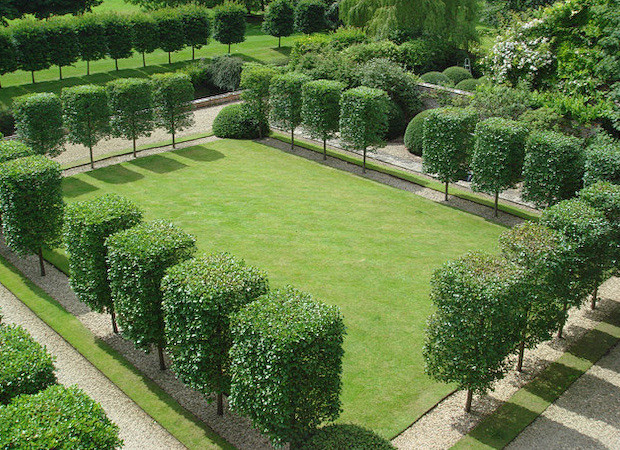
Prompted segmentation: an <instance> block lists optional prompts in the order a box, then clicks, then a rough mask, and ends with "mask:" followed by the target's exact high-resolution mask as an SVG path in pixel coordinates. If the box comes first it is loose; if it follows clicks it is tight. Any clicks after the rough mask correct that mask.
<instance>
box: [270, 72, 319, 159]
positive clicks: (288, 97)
mask: <svg viewBox="0 0 620 450" xmlns="http://www.w3.org/2000/svg"><path fill="white" fill-rule="evenodd" d="M310 80H311V78H310V77H309V76H308V75H305V74H302V73H298V72H288V73H285V74H283V75H276V76H274V77H273V78H272V79H271V84H270V86H269V104H270V106H271V109H270V112H269V119H270V121H271V122H272V123H273V124H274V125H275V126H277V127H279V128H282V129H285V130H289V131H290V132H291V148H295V128H297V127H298V126H299V125H300V124H301V88H302V86H303V85H304V84H305V83H307V82H308V81H310Z"/></svg>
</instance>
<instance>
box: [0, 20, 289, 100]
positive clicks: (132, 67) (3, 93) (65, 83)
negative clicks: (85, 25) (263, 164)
mask: <svg viewBox="0 0 620 450" xmlns="http://www.w3.org/2000/svg"><path fill="white" fill-rule="evenodd" d="M295 39H296V38H295V36H291V37H287V38H282V45H283V46H282V47H281V48H276V47H277V45H278V39H277V38H274V37H273V36H268V35H265V34H264V33H262V31H261V30H260V25H257V24H248V27H247V33H246V40H245V42H242V43H240V44H235V45H233V46H232V48H231V54H232V55H233V56H239V57H241V58H243V59H244V60H246V61H250V62H261V63H274V64H284V63H286V61H287V60H288V55H289V53H290V50H291V47H290V46H291V45H292V43H293V41H294V40H295ZM227 51H228V46H227V45H223V44H220V43H218V42H217V41H214V40H210V41H209V44H208V45H207V46H205V47H203V48H201V49H197V50H196V58H197V59H199V58H213V57H214V56H220V55H224V54H226V53H227ZM191 58H192V50H191V48H185V49H183V50H181V51H178V52H175V53H173V55H172V64H168V53H166V52H164V51H161V50H157V51H155V52H153V53H151V54H148V55H146V63H147V67H142V55H141V54H137V53H134V55H133V56H132V57H131V58H127V59H121V60H119V68H120V70H118V71H116V70H114V60H112V59H109V58H107V59H103V60H100V61H93V62H91V64H90V71H91V74H90V75H89V76H87V75H86V62H84V61H78V62H77V63H75V64H74V65H73V66H70V67H64V68H63V76H64V79H63V80H59V79H58V67H51V68H49V69H46V70H41V71H38V72H36V73H35V79H36V81H37V82H36V83H35V84H32V83H31V78H30V72H24V71H17V72H13V73H10V74H6V75H3V76H2V77H1V81H2V89H0V106H5V107H9V106H10V105H11V104H12V102H13V98H15V97H18V96H20V95H25V94H30V93H35V92H55V93H57V94H60V92H61V90H62V88H63V87H69V86H76V85H81V84H98V85H103V84H105V83H107V82H109V81H111V80H115V79H117V78H129V77H137V78H146V77H149V76H151V75H153V74H155V73H164V72H174V71H176V70H179V69H182V68H183V67H185V66H186V65H187V64H190V63H191V62H192V61H191Z"/></svg>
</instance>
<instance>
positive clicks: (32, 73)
mask: <svg viewBox="0 0 620 450" xmlns="http://www.w3.org/2000/svg"><path fill="white" fill-rule="evenodd" d="M30 75H32V84H34V83H35V81H34V70H31V71H30Z"/></svg>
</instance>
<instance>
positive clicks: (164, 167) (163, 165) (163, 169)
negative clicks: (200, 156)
mask: <svg viewBox="0 0 620 450" xmlns="http://www.w3.org/2000/svg"><path fill="white" fill-rule="evenodd" d="M129 164H131V165H133V166H136V167H140V168H142V169H145V170H148V171H150V172H153V173H159V174H164V173H170V172H174V171H175V170H179V169H183V168H184V167H187V165H186V164H183V163H182V162H179V161H177V160H175V159H172V158H168V157H167V156H163V155H152V156H148V157H146V158H139V159H134V160H133V161H131V162H130V163H129Z"/></svg>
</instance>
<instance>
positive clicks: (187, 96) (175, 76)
mask: <svg viewBox="0 0 620 450" xmlns="http://www.w3.org/2000/svg"><path fill="white" fill-rule="evenodd" d="M152 80H153V85H154V87H155V89H154V90H153V106H154V111H155V123H156V124H157V125H159V126H161V127H162V128H164V129H165V130H166V131H168V133H170V134H171V136H172V147H173V148H176V140H175V137H176V134H177V133H178V132H179V131H181V130H183V129H185V128H188V127H190V126H192V125H193V123H194V116H193V110H194V105H193V104H192V100H194V85H192V82H191V80H190V78H189V76H188V75H186V74H184V73H162V74H155V75H153V77H152Z"/></svg>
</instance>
